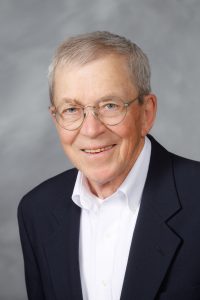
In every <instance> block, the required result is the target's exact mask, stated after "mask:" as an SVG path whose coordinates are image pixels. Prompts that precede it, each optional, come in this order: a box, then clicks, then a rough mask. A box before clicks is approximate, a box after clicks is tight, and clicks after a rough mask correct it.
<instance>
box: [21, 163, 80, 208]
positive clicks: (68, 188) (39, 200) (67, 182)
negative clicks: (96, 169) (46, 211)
mask: <svg viewBox="0 0 200 300" xmlns="http://www.w3.org/2000/svg"><path fill="white" fill-rule="evenodd" d="M76 176H77V170H76V169H70V170H68V171H65V172H63V173H61V174H58V175H56V176H54V177H52V178H49V179H47V180H45V181H44V182H42V183H40V184H39V185H38V186H36V187H35V188H34V189H32V190H31V191H30V192H28V193H27V194H26V195H25V196H24V197H23V198H22V200H21V201H20V203H19V208H18V209H20V208H23V209H25V210H26V209H29V210H30V209H33V210H34V209H43V208H47V207H51V206H52V207H53V206H54V205H55V201H56V202H58V201H59V199H62V198H63V196H65V199H66V198H67V197H70V196H71V194H72V192H73V188H74V184H75V181H76ZM60 201H61V200H60Z"/></svg>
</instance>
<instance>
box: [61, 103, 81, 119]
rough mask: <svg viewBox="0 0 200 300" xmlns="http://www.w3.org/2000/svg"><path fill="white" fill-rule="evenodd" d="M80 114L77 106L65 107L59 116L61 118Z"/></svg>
mask: <svg viewBox="0 0 200 300" xmlns="http://www.w3.org/2000/svg"><path fill="white" fill-rule="evenodd" d="M80 112H81V108H80V107H78V106H66V107H63V108H62V110H61V115H62V116H63V117H66V116H70V115H77V114H80Z"/></svg>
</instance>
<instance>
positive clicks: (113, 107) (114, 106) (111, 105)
mask: <svg viewBox="0 0 200 300" xmlns="http://www.w3.org/2000/svg"><path fill="white" fill-rule="evenodd" d="M100 109H101V110H104V111H117V110H119V109H120V105H119V103H117V102H114V101H110V102H106V103H105V102H104V103H103V104H102V105H101V106H100Z"/></svg>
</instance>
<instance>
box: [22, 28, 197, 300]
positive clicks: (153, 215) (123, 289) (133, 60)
mask: <svg viewBox="0 0 200 300" xmlns="http://www.w3.org/2000/svg"><path fill="white" fill-rule="evenodd" d="M49 87H50V99H51V106H50V113H51V116H52V120H53V122H54V124H55V126H56V128H57V131H58V135H59V138H60V141H61V144H62V146H63V149H64V151H65V153H66V155H67V156H68V157H69V159H70V160H71V161H72V163H73V164H74V166H75V167H76V168H75V169H72V170H68V171H66V172H64V173H62V174H60V175H57V176H56V177H53V178H51V179H49V180H47V181H45V182H44V183H42V184H40V185H39V186H38V187H36V188H34V189H33V190H32V191H31V192H29V193H28V194H27V195H26V196H25V197H24V198H23V199H22V201H21V202H20V205H19V209H18V218H19V228H20V236H21V243H22V249H23V255H24V264H25V278H26V286H27V292H28V298H29V299H30V300H54V299H57V300H82V299H83V300H120V299H121V300H153V299H155V300H179V299H180V300H186V299H187V300H197V299H198V300H199V299H200V256H199V253H200V192H199V183H200V164H199V163H197V162H194V161H189V160H186V159H184V158H180V157H178V156H175V155H173V154H171V153H169V152H168V151H167V150H165V149H164V148H163V147H162V146H161V145H159V144H158V143H157V142H156V141H155V140H154V139H153V138H152V137H151V136H149V135H148V133H149V131H150V129H151V127H152V125H153V122H154V119H155V115H156V96H155V95H154V94H153V93H151V88H150V68H149V63H148V59H147V57H146V55H145V54H144V53H143V51H142V50H141V49H140V48H139V47H138V46H137V45H136V44H134V43H132V42H130V41H129V40H127V39H126V38H124V37H121V36H117V35H114V34H111V33H109V32H93V33H89V34H84V35H79V36H75V37H71V38H69V39H67V40H66V41H65V42H64V43H63V44H62V45H61V46H60V47H59V48H58V50H57V52H56V54H55V56H54V58H53V61H52V63H51V66H50V68H49Z"/></svg>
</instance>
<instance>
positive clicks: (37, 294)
mask: <svg viewBox="0 0 200 300" xmlns="http://www.w3.org/2000/svg"><path fill="white" fill-rule="evenodd" d="M18 224H19V233H20V239H21V245H22V252H23V258H24V271H25V281H26V289H27V294H28V299H29V300H36V299H37V300H45V296H44V292H43V287H42V280H41V276H40V271H39V267H38V264H37V259H36V256H35V254H34V249H33V247H32V245H31V241H30V238H29V235H28V232H27V229H26V225H25V220H24V216H23V201H21V202H20V204H19V207H18Z"/></svg>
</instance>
